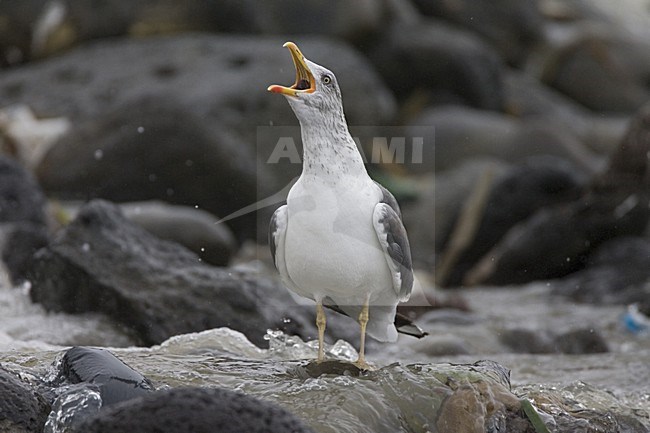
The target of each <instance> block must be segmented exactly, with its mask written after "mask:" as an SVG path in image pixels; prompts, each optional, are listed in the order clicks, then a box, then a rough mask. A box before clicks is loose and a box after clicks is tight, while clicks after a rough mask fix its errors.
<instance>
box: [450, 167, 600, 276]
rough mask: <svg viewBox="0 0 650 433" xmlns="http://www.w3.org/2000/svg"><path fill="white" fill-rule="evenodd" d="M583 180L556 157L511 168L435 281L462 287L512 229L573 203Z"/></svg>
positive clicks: (580, 189) (492, 190) (574, 170)
mask: <svg viewBox="0 0 650 433" xmlns="http://www.w3.org/2000/svg"><path fill="white" fill-rule="evenodd" d="M586 180H587V177H586V176H585V175H584V174H583V173H580V172H579V170H577V169H576V168H575V167H573V166H572V165H571V164H570V163H568V162H567V161H564V160H561V159H559V158H553V157H539V158H532V159H530V160H528V161H527V162H526V163H524V164H521V165H517V166H514V167H512V168H511V169H510V170H509V171H508V172H506V173H505V174H504V175H502V176H501V177H499V178H497V179H496V180H495V181H494V184H493V186H492V188H491V191H490V193H489V196H488V197H487V201H486V203H485V206H484V208H483V209H482V215H480V216H478V217H477V218H480V222H479V224H478V227H477V228H476V232H475V234H474V236H473V237H472V239H471V242H469V243H468V244H467V245H466V246H465V247H464V248H463V250H462V252H460V253H459V255H458V257H457V258H456V260H455V264H454V265H453V266H452V267H451V269H450V270H449V271H448V276H447V277H446V278H445V279H444V281H443V280H438V282H439V283H440V284H443V285H450V286H456V285H459V284H461V283H462V281H463V278H464V276H465V274H466V272H467V271H468V270H469V269H471V268H472V267H473V266H474V264H475V263H476V262H477V261H479V260H480V259H481V257H483V255H484V254H486V253H487V252H488V251H489V250H490V249H491V248H492V247H493V246H494V245H496V244H497V243H498V242H499V240H500V239H501V237H502V236H504V235H505V234H506V233H507V232H508V231H509V230H510V229H511V228H512V227H513V226H515V225H516V224H517V223H519V222H521V221H523V220H525V219H526V218H528V217H530V216H531V215H532V214H534V213H535V212H536V211H537V210H539V209H542V208H544V207H546V206H550V205H555V204H559V203H567V202H570V201H572V200H575V199H576V198H577V197H579V195H580V194H581V193H582V191H583V189H584V186H585V183H586ZM457 223H458V219H457ZM450 236H451V235H450V233H449V232H448V233H446V234H445V235H444V236H443V238H442V240H443V244H442V246H441V249H442V250H443V251H444V250H445V249H446V248H449V247H450V244H449V243H450V242H451V239H450Z"/></svg>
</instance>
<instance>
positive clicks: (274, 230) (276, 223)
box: [269, 204, 310, 298]
mask: <svg viewBox="0 0 650 433" xmlns="http://www.w3.org/2000/svg"><path fill="white" fill-rule="evenodd" d="M288 221H289V213H288V208H287V205H286V204H285V205H283V206H280V207H279V208H277V210H276V211H275V212H274V213H273V216H272V217H271V222H270V223H269V247H270V249H271V257H272V258H273V264H274V265H275V268H276V269H277V270H278V273H279V274H280V278H282V282H283V283H284V285H285V286H287V288H288V289H289V290H291V291H293V292H294V293H297V294H299V295H301V296H304V297H307V298H309V297H310V296H309V295H307V294H305V293H304V292H303V291H302V290H300V289H299V288H298V287H297V286H296V285H295V283H294V282H293V280H291V277H289V272H288V271H287V262H286V261H285V255H284V251H285V249H284V240H285V238H286V234H287V224H288Z"/></svg>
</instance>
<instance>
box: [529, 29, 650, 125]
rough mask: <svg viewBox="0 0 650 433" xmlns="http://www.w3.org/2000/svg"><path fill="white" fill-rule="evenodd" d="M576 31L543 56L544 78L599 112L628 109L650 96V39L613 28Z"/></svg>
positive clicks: (618, 111) (642, 102)
mask: <svg viewBox="0 0 650 433" xmlns="http://www.w3.org/2000/svg"><path fill="white" fill-rule="evenodd" d="M577 33H578V36H576V37H575V38H574V39H571V40H570V41H568V42H567V43H566V44H564V45H562V46H560V47H558V48H555V49H553V50H551V54H550V55H549V56H548V57H547V58H546V59H545V60H544V69H543V72H542V76H541V79H542V81H543V82H545V83H546V84H548V85H550V86H552V87H555V88H556V89H558V90H559V91H561V92H563V93H564V94H566V95H568V96H569V97H571V98H573V99H575V100H576V101H578V102H580V103H581V104H583V105H584V106H586V107H588V108H590V109H592V110H595V111H601V112H611V113H631V112H634V111H636V110H637V109H639V108H640V107H641V106H642V105H643V104H644V103H645V102H646V101H648V100H649V99H650V86H649V85H648V82H647V77H648V74H649V73H650V55H649V54H648V53H650V43H648V42H647V41H645V40H638V39H634V38H632V37H629V36H627V35H622V34H616V33H613V32H593V31H582V32H581V31H578V32H577Z"/></svg>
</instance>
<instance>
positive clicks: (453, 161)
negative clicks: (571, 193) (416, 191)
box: [407, 106, 598, 172]
mask: <svg viewBox="0 0 650 433" xmlns="http://www.w3.org/2000/svg"><path fill="white" fill-rule="evenodd" d="M411 125H412V126H413V127H414V128H415V127H419V126H423V125H427V126H431V127H433V128H432V129H431V132H430V134H431V136H427V137H425V139H424V142H425V143H435V152H434V153H433V158H430V159H426V158H425V159H424V161H423V162H422V163H421V164H417V165H415V164H414V165H412V166H408V165H407V166H408V167H409V169H410V170H412V171H414V172H431V171H434V170H436V171H442V170H448V169H450V168H452V167H454V166H456V165H459V164H460V163H461V162H462V161H464V160H466V159H470V158H481V157H484V158H496V159H501V160H503V161H506V162H521V161H524V160H525V159H527V158H529V157H531V156H536V155H552V156H557V157H561V158H564V159H567V160H569V161H571V162H573V163H575V164H576V165H577V166H578V167H580V168H581V169H584V170H587V171H593V170H595V169H596V168H597V167H598V160H597V159H596V158H595V157H594V156H593V154H592V152H590V151H589V150H588V149H587V148H586V147H585V146H584V145H583V144H582V142H581V141H580V140H579V138H578V137H577V136H576V134H575V133H573V132H572V131H571V130H570V129H568V128H562V127H558V125H557V124H556V123H554V122H551V121H549V120H544V119H535V118H531V119H528V120H526V121H522V120H520V119H516V118H513V117H510V116H505V115H502V114H498V113H493V112H489V111H482V110H476V109H472V108H468V107H461V106H441V107H437V108H432V109H429V110H427V111H425V112H423V113H422V114H421V115H420V116H419V117H418V118H416V119H414V120H413V121H412V122H411ZM407 131H409V130H408V129H407ZM425 131H426V130H425ZM408 133H409V134H411V132H408ZM424 156H425V157H426V156H427V153H424Z"/></svg>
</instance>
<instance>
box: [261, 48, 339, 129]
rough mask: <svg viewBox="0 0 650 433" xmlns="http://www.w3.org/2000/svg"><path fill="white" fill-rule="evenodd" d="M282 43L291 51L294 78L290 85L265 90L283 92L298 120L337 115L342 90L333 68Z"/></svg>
mask: <svg viewBox="0 0 650 433" xmlns="http://www.w3.org/2000/svg"><path fill="white" fill-rule="evenodd" d="M284 46H285V47H286V48H288V49H289V52H290V53H291V58H292V59H293V65H294V67H295V68H296V81H295V83H294V84H293V85H292V86H290V87H285V86H280V85H278V84H274V85H272V86H269V88H268V91H269V92H272V93H280V94H282V95H284V96H285V97H286V98H287V100H288V101H289V105H291V108H292V109H293V111H294V113H296V116H297V117H298V119H299V120H301V121H309V120H310V119H314V117H315V116H335V117H340V116H341V115H342V113H343V103H342V101H341V90H340V89H339V85H338V83H337V82H336V77H335V76H334V74H333V73H332V71H330V70H328V69H327V68H324V67H322V66H320V65H317V64H316V63H314V62H311V61H309V60H307V59H306V58H305V56H303V55H302V52H300V49H299V48H298V46H297V45H296V44H294V43H293V42H287V43H286V44H284Z"/></svg>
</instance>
